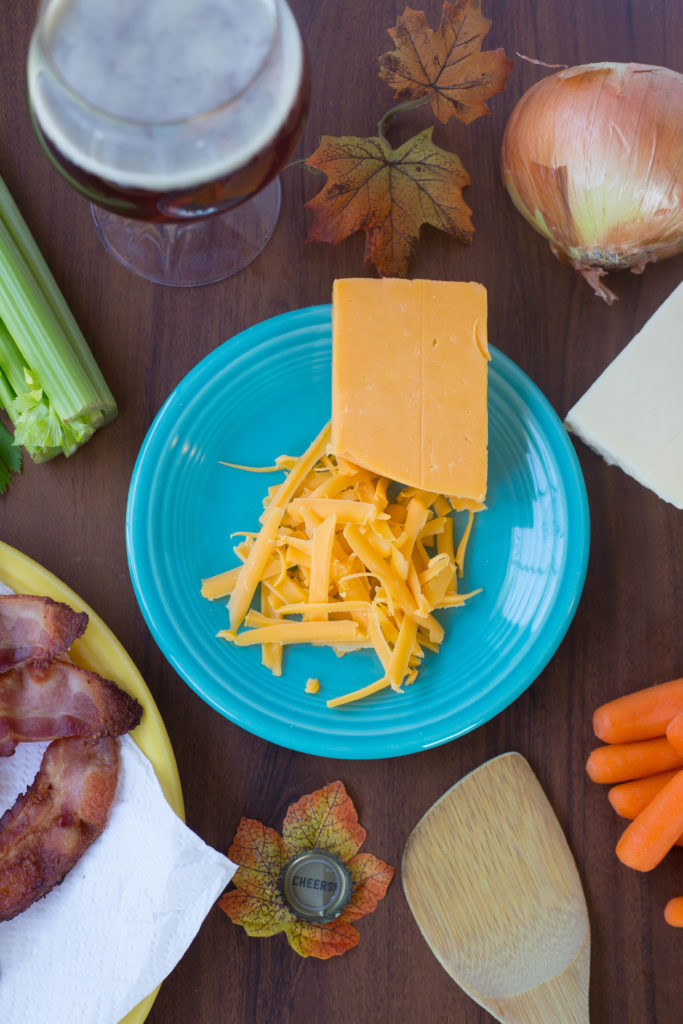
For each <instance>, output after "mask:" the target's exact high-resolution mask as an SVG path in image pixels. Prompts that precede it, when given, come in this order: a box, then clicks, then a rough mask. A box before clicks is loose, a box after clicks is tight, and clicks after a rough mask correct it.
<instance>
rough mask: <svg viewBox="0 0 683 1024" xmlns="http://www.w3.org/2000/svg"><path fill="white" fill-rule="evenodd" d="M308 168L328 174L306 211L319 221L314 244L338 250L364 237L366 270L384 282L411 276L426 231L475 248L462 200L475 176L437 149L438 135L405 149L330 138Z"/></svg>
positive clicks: (424, 135)
mask: <svg viewBox="0 0 683 1024" xmlns="http://www.w3.org/2000/svg"><path fill="white" fill-rule="evenodd" d="M306 163H307V164H308V166H310V167H313V168H315V169H316V170H319V171H322V172H323V173H324V174H326V175H327V182H326V184H325V185H324V187H323V188H322V190H321V191H320V192H319V193H318V194H317V195H316V196H314V197H313V199H311V200H310V201H309V202H308V203H307V204H306V206H307V208H308V209H310V210H312V211H313V214H314V220H313V224H312V226H311V229H310V231H309V234H308V239H307V241H309V242H313V241H315V242H330V243H332V244H334V245H336V244H337V243H338V242H340V241H342V239H344V238H348V237H349V235H352V234H354V232H356V231H364V232H365V234H366V243H365V263H372V264H374V266H375V267H376V268H377V270H378V271H379V273H380V274H381V275H382V276H384V277H405V276H406V274H407V273H408V263H409V261H410V258H411V256H412V255H413V254H414V252H415V250H416V249H417V245H418V241H419V236H420V228H421V226H422V225H423V224H429V225H431V226H432V227H435V228H438V229H439V230H440V231H445V232H447V233H448V234H449V235H451V236H453V237H454V238H457V239H458V240H459V241H461V242H464V243H466V244H469V243H470V242H471V241H472V235H473V233H474V228H473V226H472V221H471V219H470V214H471V210H470V209H469V207H468V206H467V204H466V203H465V201H464V200H463V198H462V189H463V188H465V186H467V185H469V182H470V178H469V175H468V173H467V171H466V170H465V168H464V167H463V165H462V163H461V161H460V159H459V157H457V156H455V154H453V153H448V152H447V151H446V150H443V149H440V148H439V147H438V146H436V145H434V143H433V142H432V129H431V128H427V129H426V130H425V131H422V132H420V133H419V134H417V135H415V136H414V137H413V138H412V139H409V140H408V141H407V142H404V143H403V145H401V146H399V147H398V148H397V149H392V147H391V146H390V145H389V144H388V143H387V142H386V141H385V140H384V139H383V138H380V137H379V136H377V137H371V138H357V137H355V136H342V137H341V138H333V137H332V136H329V135H325V136H323V138H322V140H321V143H320V146H319V147H318V149H316V151H315V153H313V155H312V156H310V157H309V158H308V160H307V161H306Z"/></svg>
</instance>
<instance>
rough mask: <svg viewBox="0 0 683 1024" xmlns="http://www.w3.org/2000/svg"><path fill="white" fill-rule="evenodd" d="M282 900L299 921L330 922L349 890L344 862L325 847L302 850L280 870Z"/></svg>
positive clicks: (349, 880)
mask: <svg viewBox="0 0 683 1024" xmlns="http://www.w3.org/2000/svg"><path fill="white" fill-rule="evenodd" d="M281 884H282V896H283V898H284V901H285V903H286V904H287V906H288V907H289V909H290V910H291V911H292V913H293V914H295V915H296V916H297V917H299V918H301V919H302V920H303V921H318V922H325V921H333V920H334V918H335V917H339V915H340V914H341V912H342V910H343V909H344V907H345V906H346V904H347V903H348V902H349V900H350V899H351V895H352V893H353V880H352V878H351V875H350V874H349V870H348V868H347V867H346V865H345V864H344V863H343V862H342V861H341V860H340V859H339V857H337V856H336V854H334V853H330V851H329V850H304V851H303V853H297V854H295V856H294V857H292V859H291V860H290V861H289V862H288V863H287V864H286V866H285V869H284V871H283V872H282V880H281Z"/></svg>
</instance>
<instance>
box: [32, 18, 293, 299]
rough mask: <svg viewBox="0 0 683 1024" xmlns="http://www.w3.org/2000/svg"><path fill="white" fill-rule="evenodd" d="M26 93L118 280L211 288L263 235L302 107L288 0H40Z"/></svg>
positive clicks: (249, 256)
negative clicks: (120, 272) (124, 274)
mask: <svg viewBox="0 0 683 1024" xmlns="http://www.w3.org/2000/svg"><path fill="white" fill-rule="evenodd" d="M28 89H29V100H30V106H31V116H32V119H33V124H34V127H35V130H36V133H37V135H38V138H39V140H40V142H41V145H42V146H43V149H44V150H45V152H46V153H47V155H48V157H49V158H50V160H51V161H52V163H53V164H54V166H55V167H56V168H57V170H58V171H59V172H60V173H61V174H62V175H63V176H64V178H66V180H67V181H68V182H69V183H70V184H71V185H72V186H73V187H74V188H76V189H77V190H78V191H79V192H81V193H82V194H83V195H85V196H86V197H87V198H88V199H90V201H91V202H92V204H93V207H92V209H93V216H94V219H95V224H96V226H97V230H98V233H99V235H100V238H101V239H102V241H103V243H104V245H105V246H106V247H107V248H108V249H109V251H110V252H111V253H112V254H113V255H114V256H115V257H116V258H117V259H118V260H120V262H121V263H123V264H124V265H125V266H127V267H128V268H129V269H130V270H132V271H134V272H135V273H137V274H139V275H141V276H142V277H145V278H148V279H149V280H152V281H157V282H159V283H162V284H168V285H184V286H191V285H199V284H208V283H210V282H212V281H218V280H221V279H222V278H225V277H228V276H230V275H231V274H234V273H236V272H237V271H238V270H240V269H242V267H244V266H246V265H247V264H248V263H250V262H251V260H253V259H254V257H255V256H256V255H257V254H258V253H259V252H260V251H261V249H262V248H263V247H264V245H265V244H266V242H267V241H268V239H269V238H270V236H271V234H272V232H273V229H274V227H275V224H276V222H277V218H278V214H279V210H280V183H279V180H278V177H277V175H278V173H279V171H280V170H281V169H282V167H283V166H284V164H285V163H286V162H287V160H288V159H289V157H290V156H291V154H292V151H293V150H294V148H295V146H296V143H297V141H298V139H299V135H300V132H301V128H302V124H303V120H304V117H305V114H306V110H307V106H308V73H307V65H306V57H305V53H304V48H303V44H302V41H301V36H300V34H299V30H298V28H297V25H296V22H295V20H294V16H293V14H292V12H291V10H290V9H289V7H288V6H287V4H286V2H285V0H41V4H40V9H39V14H38V20H37V23H36V26H35V29H34V32H33V35H32V38H31V44H30V47H29V55H28Z"/></svg>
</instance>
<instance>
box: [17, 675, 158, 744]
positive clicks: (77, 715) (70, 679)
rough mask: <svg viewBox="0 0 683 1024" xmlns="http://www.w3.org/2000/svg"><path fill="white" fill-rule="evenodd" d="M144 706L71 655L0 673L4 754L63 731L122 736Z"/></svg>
mask: <svg viewBox="0 0 683 1024" xmlns="http://www.w3.org/2000/svg"><path fill="white" fill-rule="evenodd" d="M141 715H142V707H141V706H140V704H138V702H137V701H136V700H135V698H134V697H131V696H130V694H128V693H125V692H124V691H123V690H121V689H120V688H119V687H118V686H117V685H116V683H112V682H110V681H109V680H108V679H103V678H102V677H101V676H98V675H97V674H96V673H95V672H87V671H86V670H85V669H84V668H80V667H79V666H78V665H74V664H73V662H71V661H69V660H68V659H67V658H56V659H55V660H54V661H53V662H52V663H51V664H50V665H48V666H47V668H44V669H38V668H36V666H35V663H30V664H28V665H22V666H20V667H19V668H13V669H10V670H9V671H7V672H3V673H2V674H0V757H8V756H9V755H10V754H13V753H14V750H15V747H16V745H17V743H23V742H25V741H27V740H55V739H58V738H59V737H61V736H82V737H89V738H90V739H95V738H96V737H98V736H121V735H123V733H125V732H128V731H129V730H130V729H134V728H135V726H136V725H137V724H138V722H139V721H140V716H141Z"/></svg>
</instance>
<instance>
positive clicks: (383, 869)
mask: <svg viewBox="0 0 683 1024" xmlns="http://www.w3.org/2000/svg"><path fill="white" fill-rule="evenodd" d="M282 832H283V835H282V837H281V836H280V835H279V834H278V833H277V832H275V831H274V830H273V829H271V828H267V827H266V826H265V825H262V824H261V822H259V821H254V820H253V819H251V818H242V820H241V822H240V824H239V827H238V829H237V833H236V834H235V838H234V839H233V842H232V846H231V847H230V849H229V850H228V856H229V857H230V858H231V860H233V861H234V862H235V863H236V864H238V865H239V867H238V870H237V871H236V872H235V874H234V876H233V879H232V881H233V884H234V886H235V888H234V889H232V890H231V891H229V892H227V893H225V894H224V895H223V896H222V897H221V898H220V900H219V901H218V905H219V906H220V907H221V909H222V910H224V911H225V913H226V914H227V915H228V916H229V917H230V918H231V920H232V921H233V922H234V923H235V924H238V925H241V927H242V928H244V929H245V931H246V932H247V934H248V935H252V936H258V937H268V936H271V935H276V934H277V933H278V932H284V933H285V935H286V937H287V941H288V942H289V944H290V946H291V947H292V949H294V950H295V951H296V952H297V953H298V954H299V955H300V956H314V957H317V958H318V959H320V960H326V959H328V958H329V957H333V956H339V955H341V954H342V953H345V952H346V950H348V949H352V948H353V947H354V946H356V945H357V944H358V942H359V941H360V935H359V934H358V932H357V931H356V929H355V928H354V927H353V925H352V924H351V923H350V922H351V921H356V920H358V918H360V917H363V916H364V915H365V914H370V913H372V911H373V910H374V909H375V907H376V906H377V903H378V901H379V900H381V899H382V898H383V896H384V895H385V893H386V891H387V887H388V886H389V883H390V882H391V880H392V878H393V876H394V869H393V868H392V867H390V866H389V865H388V864H385V863H384V861H381V860H379V859H378V858H377V857H374V856H373V855H372V854H369V853H359V852H358V850H359V849H360V847H361V845H362V844H363V842H364V840H365V838H366V832H365V829H364V828H363V827H362V826H361V825H360V823H359V821H358V816H357V814H356V810H355V808H354V806H353V803H352V801H351V799H350V797H349V796H348V794H347V792H346V789H345V788H344V785H343V784H342V783H341V782H333V783H331V784H330V785H329V786H325V787H323V788H322V789H319V790H316V791H315V792H314V793H311V794H310V795H308V796H304V797H302V798H301V800H299V801H297V803H295V804H292V805H291V807H289V809H288V811H287V814H286V815H285V820H284V823H283V829H282ZM310 849H324V850H328V851H330V852H331V853H334V854H335V855H336V856H337V857H339V858H340V859H341V860H342V861H344V862H345V863H346V866H347V868H348V870H349V873H350V875H351V880H352V882H353V892H352V895H351V899H350V901H349V903H348V904H347V906H346V907H345V908H344V910H343V911H342V913H341V914H340V916H339V917H338V918H336V919H335V920H333V921H327V922H324V923H313V922H308V921H302V920H300V919H299V918H297V917H296V916H295V915H294V914H293V913H292V911H291V910H290V909H289V907H288V906H287V905H286V903H285V901H284V898H283V895H282V889H281V886H280V878H281V875H282V872H283V870H284V868H285V865H286V864H287V862H288V861H289V859H290V858H291V857H292V856H294V855H295V854H297V853H300V852H302V851H303V850H310Z"/></svg>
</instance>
